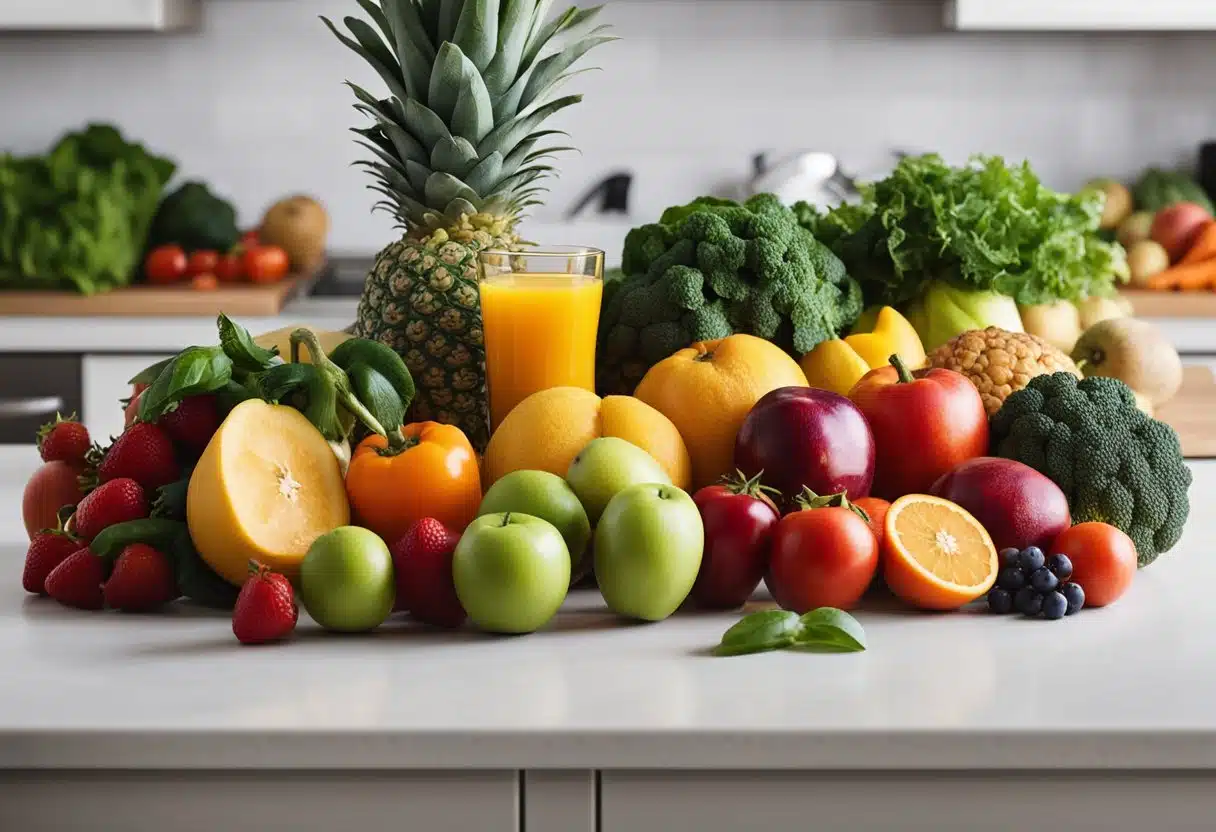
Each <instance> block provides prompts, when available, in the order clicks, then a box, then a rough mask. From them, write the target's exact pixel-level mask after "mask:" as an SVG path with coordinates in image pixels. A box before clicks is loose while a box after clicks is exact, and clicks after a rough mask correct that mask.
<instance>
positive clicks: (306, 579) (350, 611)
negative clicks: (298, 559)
mask: <svg viewBox="0 0 1216 832" xmlns="http://www.w3.org/2000/svg"><path fill="white" fill-rule="evenodd" d="M395 599H396V584H395V583H394V581H393V557H392V555H391V554H389V551H388V546H386V545H385V543H384V541H383V540H381V539H380V537H379V535H377V534H376V533H375V532H372V531H368V530H367V529H363V528H359V527H358V526H341V527H339V528H336V529H334V530H333V531H330V532H326V533H325V534H323V535H321V536H320V537H318V538H317V539H316V540H315V541H313V544H312V546H310V547H309V549H308V553H307V554H306V555H304V560H303V562H302V563H301V564H300V603H301V604H303V605H304V609H305V610H306V611H307V612H308V614H309V615H311V616H312V617H313V619H314V620H315V621H316V622H317V623H318V624H320V625H321V626H322V627H324V628H325V629H327V630H337V631H340V632H360V631H363V630H373V629H375V628H376V627H379V626H380V625H381V624H382V623H384V620H385V619H386V618H388V616H389V613H390V612H392V610H393V601H394V600H395Z"/></svg>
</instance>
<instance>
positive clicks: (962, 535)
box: [882, 494, 1000, 610]
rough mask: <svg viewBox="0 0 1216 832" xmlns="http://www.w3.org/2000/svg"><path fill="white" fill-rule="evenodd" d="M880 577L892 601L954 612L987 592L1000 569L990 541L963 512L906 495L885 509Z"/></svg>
mask: <svg viewBox="0 0 1216 832" xmlns="http://www.w3.org/2000/svg"><path fill="white" fill-rule="evenodd" d="M885 531H886V534H885V537H884V540H883V553H882V554H883V577H884V578H885V579H886V582H887V586H888V587H890V589H891V591H892V592H893V593H895V595H896V596H898V597H899V598H902V599H903V600H904V601H906V602H907V603H909V604H911V605H912V606H914V607H919V608H921V609H925V610H955V609H958V608H959V607H961V606H963V605H964V604H968V603H970V602H972V601H974V600H975V599H976V598H979V597H980V596H981V595H983V594H984V593H985V592H987V591H988V590H989V589H990V588H991V587H992V584H993V583H995V582H996V574H997V571H998V570H999V569H1000V561H999V560H998V558H997V554H996V547H995V546H993V545H992V538H991V537H990V536H989V535H988V532H987V531H986V530H985V529H984V527H983V526H981V525H980V522H979V521H978V520H976V519H975V518H974V517H972V516H971V515H970V514H969V513H968V512H967V510H966V509H964V508H962V507H961V506H958V505H955V504H954V503H952V502H950V501H949V500H943V499H941V498H940V497H930V496H929V495H927V494H908V495H906V496H904V497H900V498H899V499H898V500H896V501H895V502H894V503H892V504H891V508H890V509H888V510H887V520H886V529H885Z"/></svg>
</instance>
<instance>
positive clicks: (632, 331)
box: [597, 194, 861, 395]
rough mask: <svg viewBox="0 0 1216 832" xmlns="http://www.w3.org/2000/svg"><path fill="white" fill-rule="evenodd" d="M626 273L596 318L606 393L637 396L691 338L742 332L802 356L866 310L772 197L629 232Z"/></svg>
mask: <svg viewBox="0 0 1216 832" xmlns="http://www.w3.org/2000/svg"><path fill="white" fill-rule="evenodd" d="M622 270H623V271H624V273H625V277H624V278H622V279H621V281H620V282H619V283H618V285H616V286H615V287H614V288H613V290H612V292H611V294H608V295H605V299H604V305H603V312H602V313H601V316H600V343H599V349H598V351H597V359H598V362H599V368H598V372H597V385H598V387H599V389H600V392H601V393H603V394H605V395H607V394H610V393H629V392H632V390H633V388H634V387H635V386H636V385H637V383H638V382H639V381H640V380H641V374H643V373H644V372H645V368H647V367H650V366H652V365H653V364H654V363H656V362H657V361H659V360H662V359H663V358H665V357H666V356H667V355H670V354H671V353H673V352H675V351H676V350H679V349H682V348H683V347H686V346H688V345H689V344H690V343H691V342H692V341H700V340H708V339H712V338H724V337H726V336H728V335H731V334H733V333H736V332H746V333H750V334H753V335H757V336H760V337H762V338H767V339H769V340H772V341H774V342H775V343H777V344H778V345H779V346H780V347H782V348H783V349H785V350H786V351H787V352H789V353H791V354H793V355H794V356H795V357H797V356H801V355H803V354H804V353H806V352H809V351H810V350H811V349H812V348H814V346H815V345H816V344H818V343H819V342H820V341H824V340H827V339H830V338H836V337H838V336H840V335H841V334H843V333H844V332H845V331H847V330H848V328H849V327H851V326H852V325H853V323H854V322H855V321H856V320H857V316H858V315H860V314H861V288H860V286H859V285H858V283H857V282H856V281H855V280H853V279H852V278H851V277H850V276H849V275H848V274H847V273H846V272H845V268H844V264H843V263H841V261H840V260H839V259H838V258H837V257H836V255H834V254H833V253H832V252H831V250H830V249H828V248H827V247H826V246H824V245H822V244H821V243H819V242H818V241H817V240H816V239H815V237H814V236H812V234H811V233H810V232H809V231H808V230H806V229H805V228H803V227H802V226H800V225H799V224H798V220H797V218H796V216H795V215H794V213H793V211H791V210H790V209H789V208H787V207H785V206H784V205H782V204H781V202H780V200H778V199H777V198H776V197H775V196H773V195H771V194H761V195H758V196H755V197H752V198H751V199H749V200H748V201H747V202H745V203H743V204H742V205H740V204H738V203H735V202H730V201H728V200H722V199H708V198H706V199H700V200H697V201H695V202H693V203H690V204H689V205H684V206H677V207H675V208H669V209H668V210H667V211H665V212H664V213H663V216H662V218H661V219H660V221H659V222H657V223H652V224H650V225H645V226H642V227H640V228H635V229H634V230H632V231H631V232H629V235H628V236H627V237H626V238H625V252H624V257H623V258H622ZM639 368H640V371H639Z"/></svg>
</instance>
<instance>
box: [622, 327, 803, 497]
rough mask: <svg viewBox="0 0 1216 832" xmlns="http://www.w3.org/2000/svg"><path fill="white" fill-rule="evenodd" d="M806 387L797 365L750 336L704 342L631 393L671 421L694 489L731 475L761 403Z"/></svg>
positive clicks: (667, 361)
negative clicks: (740, 437)
mask: <svg viewBox="0 0 1216 832" xmlns="http://www.w3.org/2000/svg"><path fill="white" fill-rule="evenodd" d="M791 386H797V387H806V386H807V383H806V375H804V374H803V372H802V369H801V368H800V367H799V366H798V362H796V361H794V359H792V358H790V356H789V355H787V354H786V353H785V351H784V350H782V349H781V348H780V347H778V346H776V345H775V344H773V343H771V342H769V341H765V340H764V339H763V338H757V337H755V336H754V335H731V336H730V337H729V338H722V339H720V340H717V341H702V342H700V343H696V344H693V345H692V346H691V347H689V348H687V349H683V350H680V351H679V352H677V353H675V354H674V355H672V356H670V357H668V358H665V359H663V360H662V361H660V362H659V363H658V364H656V365H654V366H653V367H651V368H650V370H649V371H648V372H647V373H646V375H645V377H644V378H643V379H642V381H641V383H640V384H639V385H638V389H637V390H636V391H635V392H634V395H635V396H637V397H638V398H639V399H641V400H642V401H644V402H646V403H647V404H649V405H651V406H652V407H654V408H655V409H656V410H658V411H659V412H660V413H662V414H663V415H664V416H666V417H667V418H668V419H670V420H671V421H672V422H673V423H674V424H675V426H676V429H677V430H679V431H680V435H681V436H683V437H684V442H685V444H687V445H688V454H689V456H690V457H691V459H692V487H693V488H694V489H695V488H701V487H703V486H706V485H711V484H713V483H715V482H717V481H718V480H719V479H720V478H721V477H723V476H725V475H726V474H729V473H731V472H732V471H733V470H734V468H735V466H734V453H735V435H736V434H737V433H738V432H739V426H740V425H742V424H743V420H744V418H746V416H747V413H748V411H750V410H751V409H752V405H754V404H755V403H756V402H757V401H759V399H760V397H761V396H763V395H764V394H765V393H768V392H769V391H771V390H776V389H777V388H779V387H791Z"/></svg>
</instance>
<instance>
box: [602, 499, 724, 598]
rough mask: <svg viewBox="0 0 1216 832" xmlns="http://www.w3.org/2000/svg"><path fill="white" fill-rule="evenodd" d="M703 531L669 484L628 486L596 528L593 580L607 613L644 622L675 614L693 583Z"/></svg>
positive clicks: (693, 507) (690, 506)
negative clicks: (595, 582) (604, 603)
mask: <svg viewBox="0 0 1216 832" xmlns="http://www.w3.org/2000/svg"><path fill="white" fill-rule="evenodd" d="M704 547H705V528H704V527H703V526H702V525H701V514H700V512H699V511H697V506H696V504H695V503H694V502H693V501H692V498H691V497H689V496H688V495H687V494H686V493H684V492H683V491H681V490H680V489H679V488H676V487H675V486H674V485H655V484H653V483H643V484H641V485H631V486H629V487H628V488H626V489H625V490H624V491H622V492H621V493H620V494H617V495H616V496H615V497H613V498H612V501H611V502H610V503H608V507H607V508H606V509H604V514H603V516H602V517H601V518H600V522H599V525H598V526H596V529H595V577H596V580H597V581H598V582H599V585H600V592H601V593H603V596H604V600H605V601H606V602H607V603H608V608H609V609H611V610H612V611H613V612H616V613H618V614H620V615H626V616H629V617H630V618H640V619H642V620H644V621H662V620H663V619H664V618H666V617H667V616H669V615H671V614H672V613H673V612H675V611H676V610H677V609H678V608H679V606H680V604H682V603H684V599H685V598H687V597H688V593H689V592H691V591H692V585H693V584H694V583H695V582H696V580H697V572H698V571H700V569H701V553H702V550H703V549H704Z"/></svg>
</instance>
